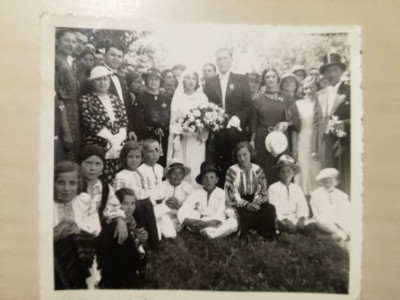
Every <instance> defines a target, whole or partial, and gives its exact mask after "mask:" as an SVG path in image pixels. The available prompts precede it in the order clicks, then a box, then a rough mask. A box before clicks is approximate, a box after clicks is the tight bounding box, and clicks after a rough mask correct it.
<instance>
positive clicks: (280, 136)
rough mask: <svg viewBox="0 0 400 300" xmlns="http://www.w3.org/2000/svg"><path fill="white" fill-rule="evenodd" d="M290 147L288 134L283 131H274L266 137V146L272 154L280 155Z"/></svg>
mask: <svg viewBox="0 0 400 300" xmlns="http://www.w3.org/2000/svg"><path fill="white" fill-rule="evenodd" d="M287 147H288V140H287V137H286V135H285V134H284V133H283V132H281V131H273V132H271V133H270V134H268V135H267V138H266V139H265V148H267V151H268V152H269V153H271V154H272V156H275V157H276V156H278V155H279V154H281V153H283V152H284V151H285V150H286V149H287Z"/></svg>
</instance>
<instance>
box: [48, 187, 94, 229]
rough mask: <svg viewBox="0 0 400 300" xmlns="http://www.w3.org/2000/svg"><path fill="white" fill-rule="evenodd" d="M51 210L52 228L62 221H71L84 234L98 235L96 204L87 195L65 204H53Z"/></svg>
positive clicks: (83, 194)
mask: <svg viewBox="0 0 400 300" xmlns="http://www.w3.org/2000/svg"><path fill="white" fill-rule="evenodd" d="M53 208H54V210H53V216H54V222H53V226H56V225H58V224H59V223H60V222H62V221H66V220H71V221H74V222H75V223H76V224H77V225H78V227H79V228H80V229H82V230H84V231H86V232H89V233H91V234H94V235H96V236H97V235H98V234H99V233H100V231H101V225H100V219H99V214H98V213H97V208H96V203H95V202H94V200H93V199H92V198H91V197H90V196H89V195H88V194H86V193H81V194H80V195H78V196H76V197H75V198H74V199H72V201H70V202H68V203H65V204H62V203H58V202H54V206H53ZM71 213H72V214H71Z"/></svg>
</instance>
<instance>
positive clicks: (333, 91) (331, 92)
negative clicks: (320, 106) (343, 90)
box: [326, 81, 342, 116]
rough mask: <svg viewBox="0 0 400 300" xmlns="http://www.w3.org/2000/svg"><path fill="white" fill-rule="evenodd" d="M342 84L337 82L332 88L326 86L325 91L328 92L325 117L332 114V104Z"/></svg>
mask: <svg viewBox="0 0 400 300" xmlns="http://www.w3.org/2000/svg"><path fill="white" fill-rule="evenodd" d="M341 83H342V82H341V81H339V82H338V83H336V84H335V85H334V86H331V85H330V86H328V87H327V88H326V89H327V91H328V104H327V112H326V115H327V116H330V115H331V112H332V107H333V103H334V102H335V99H336V95H337V91H338V89H339V85H340V84H341Z"/></svg>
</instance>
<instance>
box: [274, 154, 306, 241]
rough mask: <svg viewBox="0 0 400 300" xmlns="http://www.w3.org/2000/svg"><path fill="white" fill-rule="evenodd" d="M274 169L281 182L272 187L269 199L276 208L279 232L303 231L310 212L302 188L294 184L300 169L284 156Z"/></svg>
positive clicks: (288, 157)
mask: <svg viewBox="0 0 400 300" xmlns="http://www.w3.org/2000/svg"><path fill="white" fill-rule="evenodd" d="M274 168H275V169H277V171H278V175H279V178H280V181H278V182H275V183H274V184H272V185H270V187H269V189H268V199H269V203H271V204H272V205H274V206H275V209H276V215H277V219H278V226H279V230H280V231H286V232H289V233H294V232H296V231H298V230H303V229H304V228H305V224H304V222H305V221H306V219H308V217H309V214H310V212H309V209H308V204H307V200H306V198H305V197H304V194H303V191H302V190H301V188H300V186H298V185H297V184H294V183H292V180H293V176H294V175H295V174H297V173H298V172H299V169H300V168H299V167H298V166H297V165H296V164H295V161H294V159H293V158H291V157H290V156H289V155H282V156H281V157H280V158H279V160H278V163H277V165H276V166H274Z"/></svg>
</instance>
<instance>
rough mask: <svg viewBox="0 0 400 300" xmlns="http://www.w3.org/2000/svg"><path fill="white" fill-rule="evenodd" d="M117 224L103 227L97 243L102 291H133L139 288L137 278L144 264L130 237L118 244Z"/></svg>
mask: <svg viewBox="0 0 400 300" xmlns="http://www.w3.org/2000/svg"><path fill="white" fill-rule="evenodd" d="M115 225H116V224H115V223H111V224H107V225H104V224H103V226H102V231H101V233H100V235H99V237H98V242H97V249H96V250H97V251H96V254H97V260H98V266H99V269H100V270H101V281H100V283H99V287H100V288H101V289H131V288H135V287H137V282H136V277H137V273H138V271H139V270H140V269H141V268H142V262H141V260H140V258H139V254H138V252H137V249H136V245H135V242H134V240H133V238H132V237H131V236H129V237H128V238H127V239H126V240H125V242H124V243H123V244H122V245H120V244H118V240H117V238H114V232H115Z"/></svg>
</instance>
